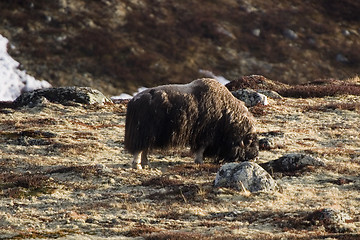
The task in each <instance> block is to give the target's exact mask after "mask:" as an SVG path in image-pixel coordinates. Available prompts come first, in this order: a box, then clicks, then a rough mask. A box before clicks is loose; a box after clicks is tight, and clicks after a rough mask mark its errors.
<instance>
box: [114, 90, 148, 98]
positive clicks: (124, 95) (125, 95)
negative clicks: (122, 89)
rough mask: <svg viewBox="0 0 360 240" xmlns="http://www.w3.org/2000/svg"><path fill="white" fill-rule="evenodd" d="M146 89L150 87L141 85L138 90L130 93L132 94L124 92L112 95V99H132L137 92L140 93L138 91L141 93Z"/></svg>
mask: <svg viewBox="0 0 360 240" xmlns="http://www.w3.org/2000/svg"><path fill="white" fill-rule="evenodd" d="M146 89H148V88H146V87H139V88H138V90H137V91H136V92H135V93H133V95H130V94H127V93H122V94H120V95H119V96H112V97H111V100H113V101H116V100H124V99H131V98H133V97H134V96H135V95H136V94H138V93H140V92H142V91H145V90H146Z"/></svg>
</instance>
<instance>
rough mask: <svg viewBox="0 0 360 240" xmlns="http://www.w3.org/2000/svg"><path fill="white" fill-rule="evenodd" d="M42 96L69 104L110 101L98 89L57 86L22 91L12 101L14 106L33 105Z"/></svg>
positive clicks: (42, 98)
mask: <svg viewBox="0 0 360 240" xmlns="http://www.w3.org/2000/svg"><path fill="white" fill-rule="evenodd" d="M44 98H45V99H46V100H47V101H50V102H53V103H60V104H63V105H71V103H74V102H75V103H80V104H104V103H106V102H112V101H111V100H110V99H109V98H107V97H106V96H104V94H102V93H101V92H100V91H98V90H96V89H92V88H89V87H59V88H48V89H38V90H34V91H30V92H24V93H22V94H21V95H20V96H19V97H18V98H16V99H15V101H14V106H15V107H23V106H28V107H34V106H36V105H37V104H38V103H40V102H43V100H44Z"/></svg>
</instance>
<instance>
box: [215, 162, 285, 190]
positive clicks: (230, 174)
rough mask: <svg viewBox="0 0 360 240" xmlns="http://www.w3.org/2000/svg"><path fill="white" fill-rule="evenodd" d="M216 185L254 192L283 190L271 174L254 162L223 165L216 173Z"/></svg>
mask: <svg viewBox="0 0 360 240" xmlns="http://www.w3.org/2000/svg"><path fill="white" fill-rule="evenodd" d="M214 186H215V187H228V188H233V189H235V190H238V191H250V192H252V193H255V192H270V191H278V190H281V187H280V186H279V185H278V184H277V183H276V181H275V180H274V179H273V178H272V177H271V176H270V174H269V173H268V172H266V171H265V170H264V169H263V168H262V167H260V166H259V165H258V164H256V163H254V162H241V163H234V162H233V163H227V164H225V165H223V166H222V167H221V168H220V170H219V171H218V172H217V174H216V178H215V182H214Z"/></svg>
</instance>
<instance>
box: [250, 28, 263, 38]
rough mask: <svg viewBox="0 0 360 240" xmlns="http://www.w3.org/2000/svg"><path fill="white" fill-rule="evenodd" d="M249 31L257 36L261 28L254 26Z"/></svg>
mask: <svg viewBox="0 0 360 240" xmlns="http://www.w3.org/2000/svg"><path fill="white" fill-rule="evenodd" d="M251 33H252V34H253V35H254V36H256V37H259V36H260V34H261V30H260V29H259V28H255V29H253V30H252V31H251Z"/></svg>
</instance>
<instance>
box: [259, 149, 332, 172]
mask: <svg viewBox="0 0 360 240" xmlns="http://www.w3.org/2000/svg"><path fill="white" fill-rule="evenodd" d="M261 166H262V167H263V168H264V169H266V170H267V171H268V172H274V171H275V172H294V171H297V170H300V169H302V168H304V167H306V166H325V163H324V161H322V160H321V159H319V158H314V157H312V156H310V155H306V154H302V153H290V154H286V155H284V156H282V157H280V158H278V159H276V160H273V161H270V162H267V163H264V164H261Z"/></svg>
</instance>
